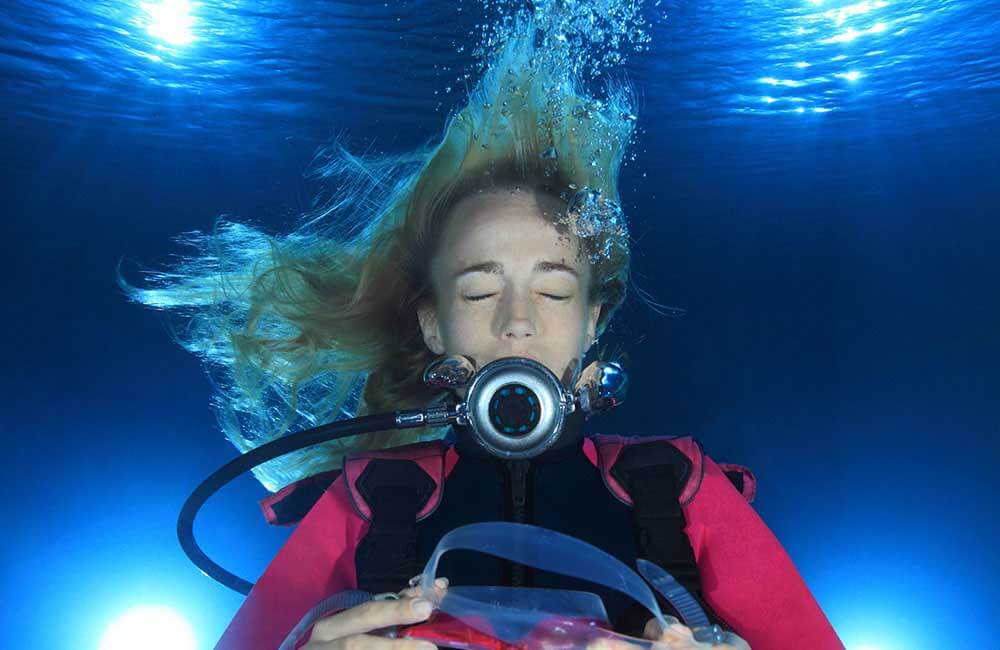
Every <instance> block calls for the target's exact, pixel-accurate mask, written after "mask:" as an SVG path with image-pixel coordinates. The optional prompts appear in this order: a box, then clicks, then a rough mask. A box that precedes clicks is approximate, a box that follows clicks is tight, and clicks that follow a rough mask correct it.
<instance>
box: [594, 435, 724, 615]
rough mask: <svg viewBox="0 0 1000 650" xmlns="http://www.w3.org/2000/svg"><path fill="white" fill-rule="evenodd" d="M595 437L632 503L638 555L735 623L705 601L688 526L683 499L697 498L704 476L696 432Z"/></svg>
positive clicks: (615, 488) (604, 468) (612, 478)
mask: <svg viewBox="0 0 1000 650" xmlns="http://www.w3.org/2000/svg"><path fill="white" fill-rule="evenodd" d="M593 440H594V444H595V446H596V447H597V452H598V459H600V460H602V461H610V462H609V463H608V464H605V463H604V462H602V463H601V465H600V469H601V473H602V475H603V476H604V479H605V484H606V485H608V488H609V489H610V490H611V491H612V493H614V494H615V495H616V496H618V498H619V499H622V500H623V501H625V502H626V503H628V504H629V505H631V506H632V523H633V534H634V539H635V544H636V551H637V555H638V557H641V558H645V559H647V560H649V561H650V562H653V563H654V564H657V565H659V566H660V567H662V568H663V569H665V570H666V571H668V572H669V573H670V574H671V575H672V576H674V578H676V579H677V581H678V582H679V583H680V584H681V585H683V586H684V588H685V589H687V590H688V592H690V593H691V595H692V596H694V597H695V598H696V599H697V600H698V603H699V604H700V605H701V606H702V608H703V609H704V610H705V613H706V614H707V615H708V617H709V619H710V620H711V621H712V622H713V623H715V624H718V625H720V626H722V627H724V628H726V629H732V627H731V626H730V625H729V624H728V623H727V622H726V621H725V620H724V619H723V618H722V617H720V616H719V615H718V614H716V613H715V612H714V611H713V610H712V608H711V606H710V605H709V604H708V603H707V602H706V601H705V598H704V596H703V594H702V588H701V574H700V572H699V570H698V564H697V561H696V560H695V557H694V550H693V549H692V548H691V542H690V540H689V539H688V536H687V533H685V532H684V529H685V528H686V527H687V519H686V517H685V515H684V510H683V508H682V505H683V504H686V503H687V502H689V501H690V500H691V499H692V498H694V495H695V494H696V493H697V491H698V488H699V487H700V485H701V480H702V477H703V471H704V469H703V464H702V453H701V446H700V444H698V442H697V440H694V439H692V438H617V437H616V438H606V437H604V436H595V437H594V438H593ZM692 443H693V444H692ZM602 447H603V448H602ZM622 492H624V493H625V494H622ZM623 497H625V498H623ZM660 604H661V606H663V607H664V611H665V612H668V613H672V614H673V615H675V616H677V615H678V614H677V612H676V611H674V610H673V608H672V607H671V606H670V605H669V603H667V602H666V601H664V600H661V601H660ZM678 617H679V616H678Z"/></svg>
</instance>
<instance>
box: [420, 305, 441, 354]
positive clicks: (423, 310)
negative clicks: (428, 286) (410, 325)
mask: <svg viewBox="0 0 1000 650" xmlns="http://www.w3.org/2000/svg"><path fill="white" fill-rule="evenodd" d="M417 320H418V321H419V322H420V331H421V333H423V335H424V343H426V344H427V347H428V348H430V350H431V352H433V353H434V354H444V343H443V342H442V341H441V328H440V327H439V326H438V317H437V308H436V307H435V306H434V305H433V303H430V302H425V303H422V304H421V305H420V306H419V307H417Z"/></svg>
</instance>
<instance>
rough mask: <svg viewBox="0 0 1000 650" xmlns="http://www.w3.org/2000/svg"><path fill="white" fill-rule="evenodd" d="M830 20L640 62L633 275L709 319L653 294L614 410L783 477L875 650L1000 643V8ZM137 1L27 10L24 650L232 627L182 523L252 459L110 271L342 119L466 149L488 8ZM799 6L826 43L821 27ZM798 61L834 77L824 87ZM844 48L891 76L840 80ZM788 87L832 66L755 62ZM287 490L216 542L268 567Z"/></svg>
mask: <svg viewBox="0 0 1000 650" xmlns="http://www.w3.org/2000/svg"><path fill="white" fill-rule="evenodd" d="M847 4H849V3H840V4H837V3H831V4H830V6H834V7H841V6H847ZM457 6H461V7H463V12H462V13H458V12H457V11H456V7H457ZM751 6H752V8H751ZM8 8H9V9H8ZM825 10H826V5H823V6H818V5H816V4H814V3H811V2H808V1H807V2H802V3H800V4H796V3H789V4H778V3H741V2H736V1H735V0H720V1H718V2H714V3H713V2H709V3H676V2H675V3H672V4H668V3H662V4H661V5H660V6H658V7H655V6H653V4H652V3H650V6H649V8H648V12H647V17H648V20H649V21H650V24H649V26H648V31H649V33H650V35H651V36H652V39H653V40H652V43H651V48H650V50H649V51H648V52H641V53H635V54H633V55H632V56H630V57H629V63H628V65H627V66H626V67H625V69H624V73H625V74H627V75H628V76H629V78H630V79H631V80H632V82H633V84H634V86H635V87H636V90H637V92H638V93H639V95H640V98H641V102H640V106H639V111H638V114H639V125H640V129H641V130H640V133H639V135H638V138H637V143H636V145H635V147H634V148H633V151H634V152H635V154H636V155H635V160H634V161H629V163H628V164H627V166H626V167H625V170H624V174H623V182H622V188H623V189H622V195H623V202H624V204H625V208H626V210H627V213H628V214H629V216H630V219H631V222H632V230H633V235H634V237H635V239H636V241H635V246H634V250H635V255H634V258H633V264H634V271H635V275H636V279H637V281H638V282H639V284H640V286H642V287H643V288H645V289H646V290H648V291H650V292H651V293H652V294H653V295H654V297H656V298H657V299H658V300H659V301H660V302H662V303H665V304H668V305H672V306H677V307H682V308H685V309H687V310H688V315H687V317H685V318H683V319H670V318H666V317H662V316H659V315H657V314H655V313H653V312H651V311H650V310H649V309H648V308H647V307H646V306H644V305H642V304H641V303H640V302H639V301H638V300H637V299H636V298H635V296H634V295H633V296H632V297H630V299H629V301H628V302H627V303H626V306H625V307H624V309H623V310H622V312H620V314H619V316H618V318H617V320H616V321H615V325H614V327H613V329H612V332H611V333H609V336H607V337H606V339H607V342H609V343H620V344H622V345H623V346H624V347H625V350H626V351H627V352H628V354H629V356H628V357H627V361H626V363H627V366H628V370H629V371H630V374H631V378H632V385H633V392H632V394H631V396H630V399H629V402H628V403H627V406H625V407H623V408H622V410H621V411H619V412H618V413H616V414H613V415H612V416H609V417H608V418H607V419H606V420H604V421H603V422H602V423H601V424H600V427H599V428H600V430H601V431H602V432H606V433H622V434H664V433H668V434H685V435H695V436H697V437H698V438H699V439H700V440H701V441H702V442H703V444H704V446H705V447H706V450H707V451H708V453H709V454H711V455H712V457H713V458H715V459H716V460H717V461H720V462H735V463H741V464H745V465H747V466H749V467H750V468H751V469H753V470H754V472H755V473H756V475H757V477H758V480H759V485H758V490H759V491H758V495H757V500H756V502H755V504H754V506H755V508H756V509H757V511H758V512H759V513H760V514H761V516H762V517H763V518H764V520H765V521H766V522H767V523H768V524H769V526H770V527H771V529H772V530H773V531H774V532H775V533H776V535H777V536H778V538H779V539H780V540H781V541H782V543H783V544H784V546H785V548H786V549H787V551H788V552H789V554H790V555H791V557H792V559H793V560H794V561H795V563H796V565H797V566H798V568H799V570H800V572H801V573H802V575H803V576H804V578H805V580H806V582H807V583H808V584H809V586H810V587H811V589H812V591H813V593H814V594H815V596H816V598H817V600H818V601H819V603H820V605H821V606H822V607H823V609H824V611H825V612H826V613H827V615H828V617H829V618H830V621H831V622H832V623H833V625H834V627H835V628H836V629H837V630H838V632H839V633H840V635H841V637H842V638H843V640H844V641H845V643H847V645H848V648H852V649H853V650H862V649H866V650H871V649H874V648H877V649H878V650H888V649H896V648H907V649H918V650H919V649H925V648H926V649H931V648H935V649H936V648H942V647H949V645H948V643H947V642H943V641H942V637H941V636H940V635H942V634H946V635H948V636H947V637H945V638H950V637H951V635H955V638H959V639H961V640H962V641H965V642H968V643H969V644H970V645H974V644H979V645H980V646H981V647H989V646H990V644H991V641H990V640H991V639H993V633H992V632H991V631H990V628H989V626H990V625H992V614H993V613H995V612H996V611H997V605H998V604H1000V603H998V597H997V590H996V589H995V588H994V585H993V579H991V578H989V576H991V575H993V576H995V575H998V573H1000V571H998V560H997V558H996V554H995V552H994V547H995V540H996V538H997V533H998V524H997V521H998V518H997V506H996V503H997V501H996V493H997V488H998V487H1000V484H998V479H997V466H998V463H1000V442H998V440H1000V435H998V434H1000V405H998V393H1000V376H998V367H1000V300H998V286H1000V263H998V262H997V252H996V251H997V248H998V246H1000V226H998V224H997V218H998V216H1000V209H998V207H997V206H998V205H1000V185H998V182H997V178H998V173H1000V144H998V139H997V136H998V119H997V117H996V113H997V108H998V107H1000V95H998V92H997V89H998V87H1000V61H998V58H997V55H996V54H995V53H993V49H994V48H993V46H994V45H995V43H996V42H997V41H998V39H997V36H998V28H997V24H998V22H1000V15H998V10H997V8H996V6H995V3H990V2H987V1H986V0H980V1H973V2H965V3H958V2H936V3H935V2H907V3H896V4H888V5H885V6H881V5H879V6H877V7H874V8H871V7H870V11H868V14H872V15H874V14H873V12H881V14H879V15H880V16H882V17H883V19H884V20H885V21H886V23H887V24H888V25H889V28H888V29H887V30H886V31H884V32H881V33H877V34H868V35H865V36H863V37H861V38H859V39H857V41H855V42H852V43H839V42H835V43H825V42H822V39H823V38H829V37H830V35H836V34H837V33H842V32H841V31H838V30H841V29H842V28H843V27H844V25H836V24H835V23H836V17H833V18H829V19H828V20H827V19H822V16H821V17H820V18H817V19H813V18H811V17H814V16H815V15H817V12H820V14H821V12H823V11H825ZM128 11H135V9H134V8H129V6H128V5H127V4H126V3H101V2H96V3H90V4H88V3H66V2H45V3H42V2H22V1H15V2H13V3H8V5H7V7H5V14H4V16H3V17H2V18H0V27H2V29H3V33H2V34H0V37H2V39H3V40H2V45H3V47H2V49H0V82H2V83H3V87H2V88H3V90H2V92H0V102H2V104H0V107H2V109H3V117H4V119H3V123H2V125H0V138H2V140H0V141H2V143H3V146H2V148H0V157H2V158H0V165H2V167H0V174H2V178H3V180H4V185H5V191H4V197H5V198H6V202H5V205H4V208H3V217H4V218H3V220H2V226H0V227H2V229H3V230H2V232H0V235H2V241H3V245H4V249H3V250H4V262H5V264H4V266H5V268H6V273H3V274H2V278H3V279H2V282H3V304H4V314H5V318H4V319H3V325H2V327H3V331H2V340H3V341H4V343H5V347H6V349H5V350H4V355H3V356H4V368H5V370H6V372H4V373H2V382H3V385H2V391H0V395H3V399H4V403H3V408H2V412H0V418H2V419H0V427H2V433H3V438H4V440H5V441H6V442H7V443H8V445H7V449H8V452H7V454H6V455H5V457H4V459H3V463H4V476H5V477H6V479H7V480H6V481H5V484H6V485H7V486H8V489H7V490H5V495H4V496H5V498H4V502H5V503H6V504H7V510H6V522H7V525H6V528H7V530H8V539H9V542H8V543H7V544H6V545H5V554H6V558H5V559H6V561H5V563H4V565H5V567H6V569H5V571H4V572H3V574H4V575H3V592H2V593H0V602H2V603H3V604H4V607H3V619H2V620H3V621H4V624H3V625H2V630H3V631H2V634H0V639H2V642H0V645H3V646H4V647H12V648H13V647H45V648H73V649H77V648H96V647H97V642H98V639H99V638H100V635H101V633H102V632H103V630H104V628H105V626H106V625H107V624H108V623H109V622H110V621H111V620H112V619H113V618H114V617H115V616H117V615H119V614H121V613H122V612H124V611H125V610H127V609H129V608H130V607H133V606H136V605H142V604H151V603H153V604H165V605H169V606H173V607H175V608H176V609H178V610H179V611H180V612H181V613H182V614H183V615H184V616H186V617H187V618H188V619H189V620H190V621H191V622H192V624H193V625H194V627H195V629H196V631H197V633H198V635H199V639H200V641H201V643H202V647H210V646H211V644H213V643H214V641H215V640H216V639H218V637H219V636H220V635H221V633H222V630H223V629H224V628H225V626H226V624H227V623H228V621H229V619H230V618H231V617H232V615H233V613H234V612H235V611H236V609H237V608H238V606H239V604H240V602H241V599H242V597H241V596H239V595H237V594H235V593H233V592H230V591H228V590H226V589H225V588H223V587H221V586H219V585H217V584H215V583H214V582H212V581H211V580H209V579H208V578H205V577H204V576H202V575H201V574H200V573H199V572H198V571H197V570H196V569H195V568H194V567H193V566H192V565H191V564H189V562H188V561H187V559H186V557H185V556H184V555H183V553H182V552H181V550H180V547H179V545H178V543H177V541H176V538H175V534H174V526H175V519H176V515H177V512H178V510H179V508H180V505H181V503H182V502H183V500H184V499H185V498H186V497H187V495H188V493H189V492H190V490H191V489H193V487H194V486H195V485H196V484H197V483H198V482H199V481H201V480H202V479H203V478H204V477H205V476H207V475H208V474H209V473H210V472H211V471H213V470H214V469H216V468H217V467H219V466H220V465H222V464H223V463H224V462H225V461H227V460H228V459H230V458H231V457H232V456H233V454H234V449H233V448H232V446H231V445H230V444H229V443H228V442H227V441H226V440H225V438H224V437H223V436H222V434H221V432H220V430H219V428H218V426H217V424H216V422H215V420H214V418H213V416H212V414H211V412H210V411H209V407H208V398H209V394H210V390H211V387H210V385H209V383H208V381H207V379H206V377H205V375H204V373H203V370H202V369H201V367H200V366H199V363H198V361H197V360H196V359H195V358H193V357H192V356H190V355H188V354H187V353H186V352H184V351H182V350H181V349H180V348H178V347H176V346H175V345H174V344H173V343H172V342H171V341H170V339H169V337H168V335H167V331H166V329H165V327H164V325H163V321H162V317H161V316H160V315H159V314H156V313H154V312H152V311H149V310H146V309H144V308H141V307H138V306H136V305H132V304H128V303H127V302H126V301H125V299H124V297H123V296H122V295H121V294H120V292H119V290H118V288H117V287H116V285H115V282H114V271H115V265H116V263H117V261H118V259H119V257H121V256H125V258H126V263H125V267H124V270H125V272H126V275H127V277H129V278H130V279H131V280H133V281H138V280H139V279H140V276H139V273H138V268H139V267H140V266H143V267H152V268H163V267H164V266H165V265H168V264H169V263H170V260H171V257H170V256H171V255H173V254H178V253H182V252H185V251H184V250H183V249H180V248H178V247H177V246H176V245H173V244H171V243H170V238H171V237H172V236H173V235H175V234H177V233H180V232H182V231H189V230H193V229H207V228H210V227H211V225H212V222H213V220H214V219H215V217H216V216H218V215H220V214H223V213H227V214H231V215H236V216H237V217H240V218H243V219H246V220H249V221H252V222H254V223H257V224H259V225H261V226H262V227H264V228H265V229H266V230H267V231H268V232H271V233H274V234H278V233H281V232H285V231H286V230H287V228H288V227H289V226H290V225H291V223H292V222H293V220H294V216H295V214H296V213H297V212H298V211H299V210H300V209H301V208H302V207H304V206H305V205H307V204H308V202H309V200H310V199H311V197H312V196H313V195H314V194H315V193H316V192H317V191H318V189H319V188H318V186H316V185H315V184H313V183H312V181H309V180H307V179H305V178H304V177H303V174H304V172H306V171H308V168H309V162H310V159H311V157H312V154H313V152H314V150H315V148H316V147H317V146H319V145H321V144H322V143H323V142H325V141H327V139H328V138H329V137H330V136H331V135H332V134H334V133H345V134H347V135H346V136H345V137H346V139H347V142H348V143H349V144H350V145H351V146H352V148H353V150H355V151H363V150H366V149H368V148H369V147H371V148H372V150H374V151H384V152H397V151H403V150H406V149H408V148H410V147H412V146H414V145H416V144H418V143H422V142H424V141H426V140H428V139H434V138H437V137H439V136H440V132H441V129H442V126H443V123H444V118H445V116H446V113H447V111H448V110H449V109H451V108H453V107H455V106H457V105H459V104H461V103H462V101H463V99H464V95H463V94H462V93H461V92H459V89H460V88H461V83H460V82H456V79H458V78H459V75H460V74H461V73H462V72H463V71H464V70H467V69H470V68H471V57H470V56H469V51H470V50H471V41H472V40H473V37H472V36H471V35H472V34H473V33H474V32H473V23H474V22H476V20H478V19H481V18H482V17H483V16H484V13H483V11H482V9H481V7H480V6H479V4H478V3H473V2H470V1H468V0H466V1H465V2H464V3H461V2H459V3H451V2H395V3H388V6H382V4H381V3H379V4H378V6H377V7H373V6H371V5H369V4H368V3H361V2H349V3H344V2H338V3H317V2H282V3H277V2H275V3H258V6H254V7H250V6H248V5H240V6H236V5H227V4H220V5H213V6H212V7H207V8H203V9H202V10H201V11H202V13H203V17H204V21H203V23H202V24H201V25H202V28H203V29H207V26H213V25H214V27H213V29H214V31H211V32H208V31H206V32H203V33H201V34H200V40H199V41H196V42H195V43H194V44H192V45H191V46H188V48H189V49H188V50H184V49H183V48H176V49H174V50H169V49H168V50H163V51H161V50H157V49H156V48H155V45H154V40H155V39H152V38H151V37H149V36H148V35H145V34H144V33H143V32H141V31H139V30H137V29H135V28H134V27H133V26H132V25H131V24H130V22H129V21H130V20H132V18H133V16H131V15H130V14H128V13H127V12H128ZM397 18H398V20H397ZM213 20H214V21H215V22H214V23H213V22H212V21H213ZM852 20H858V21H860V18H859V17H858V16H853V17H850V19H849V21H848V22H850V21H852ZM872 24H873V23H872V21H871V20H868V22H857V28H858V29H867V28H868V27H870V26H871V25H872ZM116 25H117V26H119V27H121V28H122V29H123V30H125V31H126V32H127V34H126V35H123V34H122V33H120V32H116V31H114V29H112V28H113V27H115V26H116ZM796 25H805V26H806V27H808V29H814V28H815V29H818V30H826V31H821V32H820V33H818V34H813V36H812V37H811V38H812V40H810V41H808V42H805V41H803V42H801V43H799V44H798V45H796V43H795V41H794V39H793V38H792V37H791V36H788V34H789V33H790V32H789V30H793V29H795V28H796ZM899 30H905V31H903V32H902V33H898V32H899ZM143 44H145V45H143ZM463 44H465V45H466V47H465V49H464V50H463V52H458V51H457V47H456V45H458V46H461V45H463ZM143 47H145V49H143ZM796 48H797V49H796ZM142 52H146V53H157V52H158V53H159V54H158V55H159V56H160V58H161V61H159V62H157V61H154V60H150V59H149V58H148V57H144V56H137V53H142ZM837 56H845V57H846V58H844V59H840V60H839V62H831V59H833V58H835V57H837ZM798 59H803V60H805V59H809V60H812V61H822V62H825V63H823V64H822V65H818V64H817V65H814V66H812V67H813V68H817V67H818V68H821V70H820V71H819V72H816V73H812V72H810V73H809V75H813V76H809V75H805V76H802V77H793V74H794V70H795V69H794V68H791V67H788V66H787V65H785V64H786V63H788V62H792V61H796V60H798ZM220 60H221V61H222V63H219V61H220ZM212 61H214V62H215V63H214V64H211V65H210V63H211V62H212ZM782 66H784V67H782ZM837 66H840V67H837ZM852 66H853V67H852ZM849 68H850V69H855V70H861V71H863V73H864V74H863V76H861V78H859V79H858V80H856V81H854V82H849V81H846V80H844V79H843V78H840V77H836V76H835V75H836V74H839V73H841V72H843V71H844V70H847V69H849ZM811 69H812V68H810V70H811ZM616 73H617V74H621V73H622V71H621V70H619V71H617V72H616ZM782 75H783V77H784V78H801V79H804V80H807V82H806V81H803V84H804V85H801V86H794V87H792V86H774V84H769V83H768V82H761V81H760V79H761V78H764V77H769V78H782ZM815 75H819V76H815ZM473 78H474V76H473ZM449 86H454V88H453V90H452V91H451V92H447V91H446V90H445V89H446V88H447V87H449ZM768 93H770V95H768ZM764 96H772V99H773V100H774V101H768V100H762V99H761V98H762V97H764ZM799 106H803V107H808V109H807V110H804V112H803V113H796V112H794V109H795V108H796V107H799ZM816 107H822V108H828V109H830V112H825V113H817V112H815V111H814V110H813V109H814V108H816ZM265 495H266V492H265V491H264V489H263V488H261V487H260V486H259V485H258V484H257V483H256V482H255V480H254V479H252V478H251V477H249V476H247V477H243V478H242V479H240V480H239V481H238V482H237V483H235V484H234V485H233V486H232V487H230V488H227V489H226V490H224V491H223V492H222V493H220V494H219V495H218V496H216V497H215V498H214V499H213V500H212V501H211V502H210V503H209V504H208V505H207V506H206V508H205V509H204V510H203V514H202V515H201V516H200V517H199V521H198V526H197V528H196V532H197V535H198V538H199V540H200V541H201V543H202V545H203V547H204V548H205V549H206V550H207V552H208V553H209V554H210V555H211V556H212V557H214V558H216V559H217V560H218V561H220V562H221V563H222V564H224V565H225V566H226V567H227V568H229V569H231V570H232V571H234V572H235V573H237V574H239V575H242V576H244V577H247V578H249V579H255V578H256V576H258V575H259V574H260V572H261V571H262V570H263V569H264V567H265V566H266V565H267V563H268V561H269V559H270V558H271V557H272V556H273V554H274V553H275V552H276V551H277V550H278V548H279V547H280V546H281V544H282V542H283V540H284V539H285V537H286V535H287V531H286V530H284V529H272V528H270V527H268V526H266V525H265V524H264V522H263V519H262V518H261V516H260V513H259V510H258V508H257V505H256V501H257V500H258V499H260V498H262V497H263V496H265Z"/></svg>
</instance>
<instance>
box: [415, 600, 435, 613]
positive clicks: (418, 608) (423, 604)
mask: <svg viewBox="0 0 1000 650" xmlns="http://www.w3.org/2000/svg"><path fill="white" fill-rule="evenodd" d="M432 607H433V606H432V605H431V601H429V600H424V599H423V598H417V599H416V600H414V601H413V613H414V614H416V615H417V616H430V614H431V608H432Z"/></svg>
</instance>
